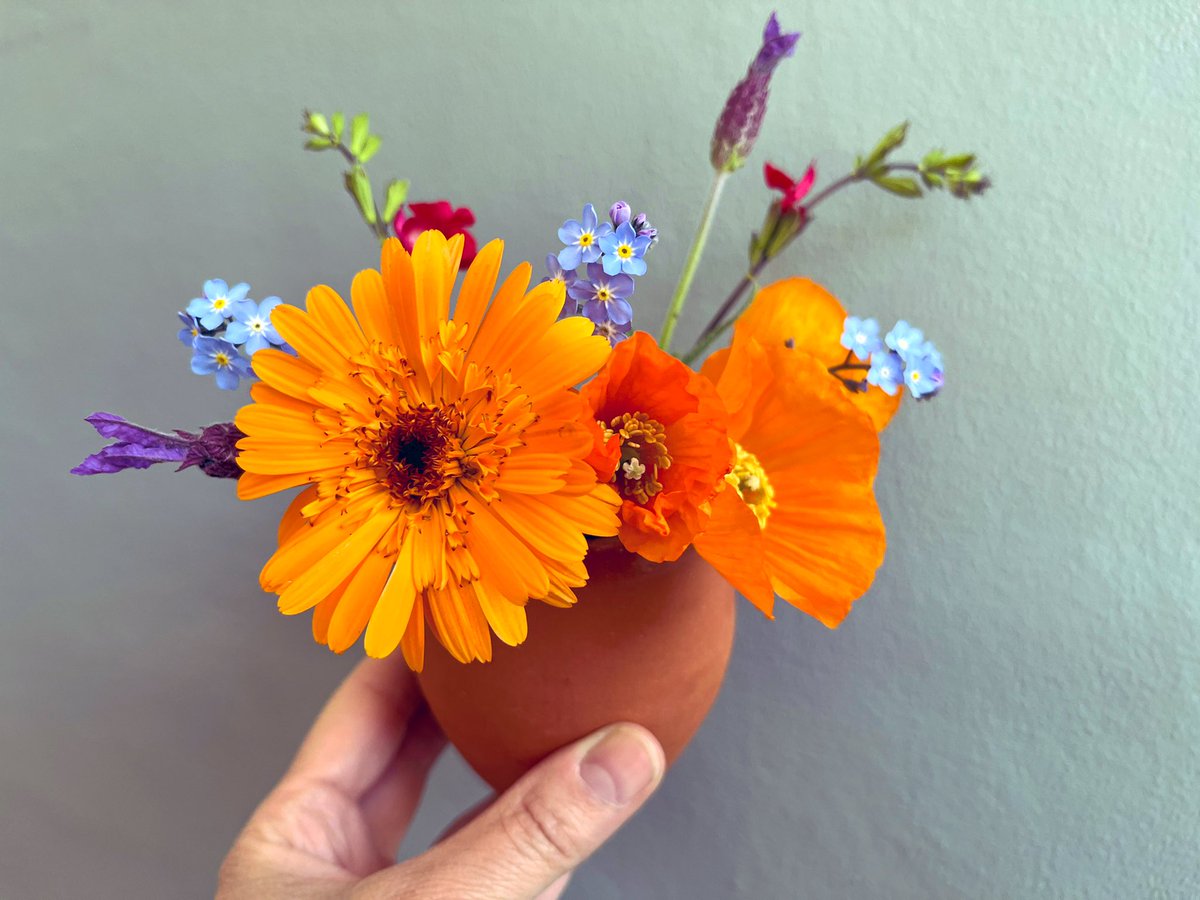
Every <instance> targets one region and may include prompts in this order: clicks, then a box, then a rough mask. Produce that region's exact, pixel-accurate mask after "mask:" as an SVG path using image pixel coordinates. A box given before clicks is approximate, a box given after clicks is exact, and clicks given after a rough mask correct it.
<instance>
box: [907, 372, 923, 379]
mask: <svg viewBox="0 0 1200 900" xmlns="http://www.w3.org/2000/svg"><path fill="white" fill-rule="evenodd" d="M908 377H909V378H910V379H912V380H913V381H920V380H921V373H920V372H918V371H916V370H915V369H914V370H913V371H912V372H910V373H909V374H908Z"/></svg>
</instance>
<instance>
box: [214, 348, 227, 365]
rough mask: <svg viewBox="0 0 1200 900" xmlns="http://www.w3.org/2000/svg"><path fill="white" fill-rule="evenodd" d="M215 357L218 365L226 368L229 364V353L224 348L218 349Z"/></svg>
mask: <svg viewBox="0 0 1200 900" xmlns="http://www.w3.org/2000/svg"><path fill="white" fill-rule="evenodd" d="M213 359H215V360H216V361H217V365H218V366H220V367H221V368H222V369H223V368H225V367H226V366H227V365H229V354H228V353H226V352H225V351H223V350H218V351H217V352H216V353H215V354H214V355H213Z"/></svg>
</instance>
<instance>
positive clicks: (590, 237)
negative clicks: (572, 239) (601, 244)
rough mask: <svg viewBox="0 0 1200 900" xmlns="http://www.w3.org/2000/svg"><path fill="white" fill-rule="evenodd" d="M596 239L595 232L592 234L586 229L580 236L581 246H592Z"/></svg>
mask: <svg viewBox="0 0 1200 900" xmlns="http://www.w3.org/2000/svg"><path fill="white" fill-rule="evenodd" d="M595 240H596V236H595V235H594V234H592V233H591V232H590V231H585V232H584V233H583V234H581V235H580V236H579V246H580V247H590V246H592V242H593V241H595Z"/></svg>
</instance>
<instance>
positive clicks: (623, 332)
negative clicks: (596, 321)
mask: <svg viewBox="0 0 1200 900" xmlns="http://www.w3.org/2000/svg"><path fill="white" fill-rule="evenodd" d="M592 334H593V335H595V336H599V337H604V338H608V342H609V343H610V344H612V345H613V346H614V347H615V346H617V344H619V343H621V341H623V340H625V338H627V337H629V326H628V325H618V324H617V323H616V322H612V321H609V322H605V323H604V324H603V325H597V326H596V328H595V330H594V331H593V332H592Z"/></svg>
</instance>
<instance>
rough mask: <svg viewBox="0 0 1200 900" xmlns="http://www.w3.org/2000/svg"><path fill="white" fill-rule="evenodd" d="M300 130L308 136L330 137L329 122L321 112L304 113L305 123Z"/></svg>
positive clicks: (307, 111) (306, 111)
mask: <svg viewBox="0 0 1200 900" xmlns="http://www.w3.org/2000/svg"><path fill="white" fill-rule="evenodd" d="M300 130H301V131H304V132H307V133H308V134H316V135H320V136H321V137H329V120H328V119H326V118H325V117H324V116H323V115H321V114H320V113H319V112H312V111H311V110H305V111H304V122H303V124H302V125H301V126H300Z"/></svg>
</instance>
